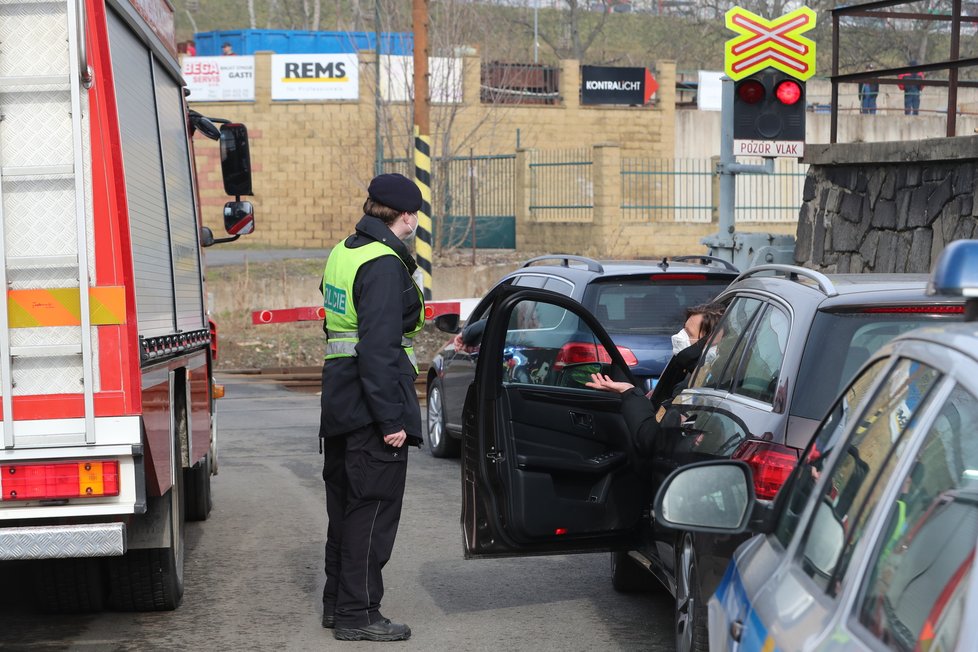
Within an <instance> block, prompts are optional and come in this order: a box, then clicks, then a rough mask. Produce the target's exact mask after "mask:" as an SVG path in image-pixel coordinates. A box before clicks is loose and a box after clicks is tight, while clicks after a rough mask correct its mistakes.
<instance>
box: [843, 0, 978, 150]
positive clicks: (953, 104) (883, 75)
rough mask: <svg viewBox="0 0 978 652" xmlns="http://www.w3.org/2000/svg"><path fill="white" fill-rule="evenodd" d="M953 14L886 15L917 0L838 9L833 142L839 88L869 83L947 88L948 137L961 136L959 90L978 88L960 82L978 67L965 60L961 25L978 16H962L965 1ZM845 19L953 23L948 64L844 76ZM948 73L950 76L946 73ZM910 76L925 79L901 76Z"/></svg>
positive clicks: (881, 0)
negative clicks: (967, 71)
mask: <svg viewBox="0 0 978 652" xmlns="http://www.w3.org/2000/svg"><path fill="white" fill-rule="evenodd" d="M949 4H950V10H951V12H950V13H949V14H940V13H936V11H935V12H934V13H931V12H929V11H928V12H927V13H923V12H908V11H884V10H886V9H890V8H893V7H906V6H907V5H917V6H919V2H915V1H914V0H878V1H877V2H864V3H861V4H857V5H848V6H842V7H836V8H834V9H832V10H831V12H832V77H831V80H832V100H831V104H832V116H831V124H830V130H829V142H832V143H835V142H837V139H838V131H839V85H840V84H851V83H856V84H861V83H863V82H869V83H873V84H884V85H892V84H898V85H899V84H903V85H904V86H915V87H916V88H918V89H921V88H926V87H928V86H936V87H943V88H947V106H948V110H947V129H946V135H947V136H949V137H950V136H954V135H955V134H956V132H957V113H958V111H957V104H958V88H959V87H978V81H976V80H974V79H970V80H964V79H959V72H960V70H961V69H962V68H965V69H966V68H974V67H976V66H978V58H976V57H971V58H966V59H961V58H960V55H961V24H962V23H970V24H976V23H978V16H966V15H962V11H961V7H962V0H951V1H950V3H949ZM843 18H869V19H870V20H872V21H876V23H877V24H892V22H893V21H896V20H917V21H928V22H930V21H943V22H946V23H950V30H949V31H950V38H949V43H948V46H949V48H948V49H949V53H948V58H947V60H945V61H938V62H933V63H927V64H922V65H917V64H916V62H914V61H911V62H910V63H911V64H912V65H907V66H900V67H895V68H886V69H882V70H860V71H857V72H852V73H847V74H841V73H840V72H839V69H840V56H839V51H840V39H841V27H842V19H843ZM945 71H946V72H945ZM935 72H936V73H940V74H946V76H947V78H946V79H923V78H922V77H923V73H935ZM905 73H910V74H915V73H921V78H915V79H913V80H912V81H908V80H907V79H899V78H898V75H901V74H905ZM916 111H917V110H916V109H913V110H911V109H909V108H908V109H906V112H907V113H911V114H912V115H916Z"/></svg>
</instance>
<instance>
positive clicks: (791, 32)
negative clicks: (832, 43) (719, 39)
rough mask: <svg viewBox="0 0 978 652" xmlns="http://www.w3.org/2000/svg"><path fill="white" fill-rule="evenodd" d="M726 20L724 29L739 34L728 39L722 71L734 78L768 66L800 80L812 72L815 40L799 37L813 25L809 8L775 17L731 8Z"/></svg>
mask: <svg viewBox="0 0 978 652" xmlns="http://www.w3.org/2000/svg"><path fill="white" fill-rule="evenodd" d="M726 19H727V29H729V30H731V31H733V32H736V33H737V34H738V36H736V37H734V38H732V39H730V40H729V41H727V44H726V49H725V57H724V71H725V72H726V73H727V76H728V77H730V78H731V79H733V80H734V81H736V80H738V79H741V78H743V77H746V76H748V75H752V74H754V73H755V72H759V71H761V70H763V69H764V68H768V67H771V68H777V69H778V70H780V71H781V72H783V73H785V74H787V75H791V76H792V77H795V78H797V79H800V80H802V81H805V80H807V79H808V78H809V77H811V76H812V75H814V74H815V42H814V41H812V40H811V39H808V38H805V37H804V36H801V34H802V33H804V32H807V31H808V30H810V29H812V28H813V27H815V12H814V11H812V10H811V9H809V8H808V7H801V8H800V9H796V10H794V11H792V12H791V13H787V14H785V15H783V16H781V17H780V18H775V19H774V20H767V19H765V18H761V17H760V16H758V15H757V14H754V13H751V12H749V11H747V10H746V9H744V8H742V7H734V8H732V9H730V10H729V11H728V12H727V14H726Z"/></svg>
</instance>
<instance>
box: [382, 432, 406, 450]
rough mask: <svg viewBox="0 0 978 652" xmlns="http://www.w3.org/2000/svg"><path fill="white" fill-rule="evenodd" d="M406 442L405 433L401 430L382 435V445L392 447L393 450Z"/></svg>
mask: <svg viewBox="0 0 978 652" xmlns="http://www.w3.org/2000/svg"><path fill="white" fill-rule="evenodd" d="M406 441H407V433H406V432H404V431H403V430H399V431H397V432H394V433H391V434H389V435H384V443H385V444H387V445H388V446H393V447H394V448H400V447H401V446H403V445H404V442H406Z"/></svg>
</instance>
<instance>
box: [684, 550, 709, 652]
mask: <svg viewBox="0 0 978 652" xmlns="http://www.w3.org/2000/svg"><path fill="white" fill-rule="evenodd" d="M706 621H707V615H706V605H705V604H704V603H703V600H702V596H701V595H700V585H699V571H698V569H697V566H696V550H695V549H694V548H693V538H692V537H691V536H690V535H688V534H687V535H684V536H683V539H682V545H680V546H679V549H678V553H677V554H676V652H707V650H708V649H709V644H710V642H709V638H708V633H707V630H706V625H707V622H706Z"/></svg>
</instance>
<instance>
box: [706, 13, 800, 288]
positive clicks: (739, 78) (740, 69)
mask: <svg viewBox="0 0 978 652" xmlns="http://www.w3.org/2000/svg"><path fill="white" fill-rule="evenodd" d="M726 24H727V27H728V28H729V29H731V30H732V31H735V32H737V33H738V34H739V36H737V37H735V38H733V39H730V40H729V41H727V44H726V57H725V66H724V67H725V72H726V76H725V77H724V78H723V80H722V84H723V87H722V98H721V108H722V111H721V129H720V162H719V164H718V165H717V173H718V174H719V176H720V198H719V206H718V207H717V208H718V213H719V223H718V229H717V233H715V234H713V235H712V236H708V237H706V238H704V239H703V240H702V242H703V244H705V245H707V246H708V247H709V248H710V254H711V255H713V256H717V257H719V258H723V259H724V260H729V261H730V262H731V263H733V264H734V265H736V266H737V267H739V268H741V269H745V268H747V267H749V266H750V265H752V264H763V263H788V262H793V260H792V259H793V258H794V238H793V237H792V236H787V235H780V234H772V233H737V232H736V228H735V219H734V211H735V199H736V175H737V174H771V173H773V172H774V159H775V158H778V157H791V158H798V157H801V156H803V155H804V152H805V109H806V102H805V80H806V79H808V78H809V77H811V76H812V75H813V74H814V73H815V43H814V42H813V41H811V40H809V39H807V38H805V37H802V36H799V34H800V33H801V32H805V31H807V30H810V29H812V28H813V27H815V12H814V11H812V10H811V9H809V8H808V7H802V8H800V9H797V10H795V11H793V12H791V13H788V14H785V15H784V16H781V17H780V18H777V19H774V20H771V21H768V20H766V19H764V18H761V17H760V16H757V15H756V14H753V13H751V12H749V11H747V10H745V9H743V8H741V7H734V8H733V9H731V10H730V11H728V12H727V14H726ZM737 156H761V157H764V158H765V161H764V164H763V165H746V164H743V163H737Z"/></svg>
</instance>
